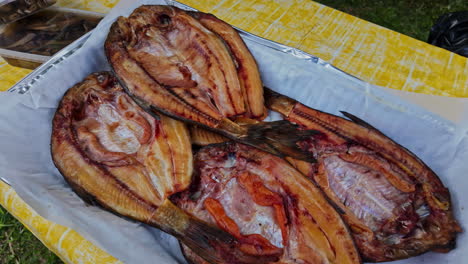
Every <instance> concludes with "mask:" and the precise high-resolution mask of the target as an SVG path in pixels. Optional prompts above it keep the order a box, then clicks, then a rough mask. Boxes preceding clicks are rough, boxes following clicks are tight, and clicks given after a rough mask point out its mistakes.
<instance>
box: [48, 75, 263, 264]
mask: <svg viewBox="0 0 468 264" xmlns="http://www.w3.org/2000/svg"><path fill="white" fill-rule="evenodd" d="M51 152H52V158H53V161H54V164H55V166H56V167H57V168H58V170H59V171H60V172H61V174H62V175H63V177H64V178H65V180H66V181H67V182H68V183H69V184H70V186H71V187H72V189H73V190H74V191H75V192H76V193H77V194H78V195H79V196H80V197H82V198H83V199H84V200H85V201H87V202H89V203H92V204H95V205H99V206H101V207H103V208H105V209H107V210H109V211H111V212H114V213H116V214H118V215H120V216H125V217H127V218H131V219H133V220H137V221H140V222H143V223H146V224H149V225H151V226H154V227H157V228H159V229H161V230H163V231H165V232H167V233H169V234H172V235H174V236H175V237H176V238H178V239H179V240H180V241H181V242H182V243H184V244H185V245H187V246H188V247H189V248H191V249H192V250H193V251H194V252H196V253H197V254H198V255H200V256H201V257H202V258H203V259H205V260H206V261H207V262H209V263H225V262H224V261H225V256H226V255H229V256H230V258H231V259H232V260H233V262H235V263H258V262H259V261H260V262H261V263H265V262H268V261H271V259H272V258H261V257H260V258H258V257H257V256H255V258H253V257H252V256H250V255H249V254H246V253H244V252H243V251H241V250H240V248H239V241H238V240H237V239H236V238H235V237H234V236H232V235H231V234H229V233H227V232H225V231H223V230H221V229H219V228H217V227H215V226H214V225H211V224H208V223H206V222H204V221H201V220H200V219H197V218H194V217H193V216H190V215H188V214H187V213H186V212H184V211H183V210H181V209H180V208H178V207H177V206H176V205H174V204H173V203H172V202H171V201H170V200H169V199H168V197H169V196H170V195H172V194H174V193H176V192H180V191H183V190H185V189H187V188H188V187H189V185H190V184H191V180H192V172H193V155H192V150H191V144H190V136H189V131H188V129H187V127H186V125H185V124H184V123H182V122H180V121H177V120H174V119H171V118H169V117H165V116H163V115H161V116H158V117H156V116H154V115H150V114H148V113H146V112H145V111H144V110H143V109H141V108H140V107H139V106H138V105H137V104H136V103H135V102H134V101H133V100H132V99H131V98H130V97H129V96H128V95H127V94H126V93H125V91H124V90H123V89H122V87H121V86H120V85H119V83H118V82H117V80H116V79H115V77H114V76H112V75H111V74H110V73H107V72H101V73H94V74H91V75H90V76H88V77H87V78H86V79H85V80H84V81H83V82H81V83H78V84H76V85H75V86H74V87H72V88H71V89H69V90H68V91H67V92H66V94H65V95H64V97H63V99H62V100H61V102H60V104H59V106H58V108H57V111H56V113H55V116H54V119H53V129H52V137H51Z"/></svg>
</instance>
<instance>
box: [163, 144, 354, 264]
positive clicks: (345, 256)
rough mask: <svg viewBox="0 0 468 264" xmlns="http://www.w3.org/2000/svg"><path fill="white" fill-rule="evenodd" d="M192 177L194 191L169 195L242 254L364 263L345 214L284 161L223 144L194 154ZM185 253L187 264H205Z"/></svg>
mask: <svg viewBox="0 0 468 264" xmlns="http://www.w3.org/2000/svg"><path fill="white" fill-rule="evenodd" d="M195 175H196V179H195V180H194V184H193V185H192V186H191V188H190V190H189V191H185V192H182V193H179V194H176V196H175V197H172V199H173V201H174V203H176V204H177V205H178V206H180V207H181V208H182V209H184V210H185V211H187V212H189V213H190V214H191V215H193V216H195V217H198V218H200V219H203V220H205V221H207V222H209V223H212V224H216V225H217V226H218V227H220V228H222V229H223V230H225V231H226V232H229V233H230V234H231V235H233V236H235V237H236V238H237V239H238V240H239V241H240V243H241V246H240V248H241V250H243V251H244V252H246V253H249V254H251V255H257V256H259V257H261V256H263V255H274V256H277V257H278V258H279V260H278V261H276V262H274V263H302V264H307V263H310V264H312V263H317V264H318V263H339V264H347V263H360V258H359V254H358V252H357V250H356V248H355V246H354V242H353V240H352V238H351V235H350V233H349V232H348V230H347V227H346V225H345V224H344V222H343V221H342V219H341V218H340V215H339V214H338V213H337V212H336V211H335V209H334V208H333V206H331V205H330V204H329V203H328V201H327V200H326V198H325V197H324V196H323V194H322V192H321V191H320V190H319V189H318V188H317V187H316V186H315V185H314V184H313V183H312V182H311V181H309V180H308V179H307V178H305V177H304V176H303V175H302V174H301V173H300V172H298V171H297V170H296V169H294V168H293V167H292V166H291V165H289V164H288V163H287V162H286V161H285V160H283V159H281V158H279V157H276V156H274V155H271V154H269V153H266V152H264V151H261V150H258V149H256V148H253V147H250V146H247V145H242V144H239V143H233V142H231V143H222V144H218V145H211V146H208V147H204V148H202V149H201V150H200V151H199V152H198V153H197V154H196V156H195ZM183 248H184V252H185V255H186V257H187V258H188V259H189V260H190V261H192V262H194V263H199V264H200V263H203V260H201V259H200V258H199V257H198V256H197V254H196V253H194V252H192V251H191V250H189V249H187V248H186V247H183ZM272 263H273V262H272Z"/></svg>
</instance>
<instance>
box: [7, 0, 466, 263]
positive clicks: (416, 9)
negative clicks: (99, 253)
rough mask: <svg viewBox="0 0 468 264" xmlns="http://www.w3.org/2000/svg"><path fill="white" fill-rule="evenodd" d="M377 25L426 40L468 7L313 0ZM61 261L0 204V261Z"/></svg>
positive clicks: (428, 1)
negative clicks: (439, 23) (438, 24)
mask: <svg viewBox="0 0 468 264" xmlns="http://www.w3.org/2000/svg"><path fill="white" fill-rule="evenodd" d="M316 1H317V2H320V3H322V4H325V5H327V6H330V7H333V8H336V9H338V10H341V11H344V12H346V13H349V14H352V15H354V16H357V17H360V18H362V19H365V20H368V21H371V22H373V23H376V24H378V25H381V26H384V27H387V28H389V29H393V30H395V31H398V32H400V33H403V34H406V35H408V36H411V37H414V38H416V39H419V40H422V41H427V37H428V35H429V30H430V28H431V26H432V25H433V24H434V22H435V20H436V19H437V18H438V17H439V16H440V15H442V14H444V13H447V12H454V11H460V10H468V1H467V0H451V1H448V0H438V1H434V0H393V1H383V0H376V1H373V0H347V1H344V0H341V1H340V0H316ZM17 263H20V264H29V263H30V264H36V263H51V264H54V263H61V261H60V259H59V258H57V257H56V256H55V255H54V254H53V253H52V252H50V251H49V250H48V249H47V248H46V247H44V246H43V245H42V244H41V242H40V241H39V240H37V239H36V238H35V237H34V235H33V234H32V233H31V232H29V231H28V230H27V229H26V228H25V227H23V225H22V224H21V223H19V222H18V221H16V220H15V218H14V217H13V216H11V215H10V214H9V213H7V212H6V211H5V210H4V209H3V208H2V207H0V264H17Z"/></svg>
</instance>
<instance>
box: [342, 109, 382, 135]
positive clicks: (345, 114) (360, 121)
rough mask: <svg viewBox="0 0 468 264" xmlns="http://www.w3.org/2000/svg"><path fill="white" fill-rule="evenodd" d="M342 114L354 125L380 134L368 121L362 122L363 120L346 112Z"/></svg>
mask: <svg viewBox="0 0 468 264" xmlns="http://www.w3.org/2000/svg"><path fill="white" fill-rule="evenodd" d="M340 113H342V114H343V115H344V116H345V117H347V118H348V119H349V120H351V121H353V122H354V123H356V124H358V125H360V126H362V127H365V128H367V129H372V130H375V131H377V132H380V131H379V130H378V129H377V128H375V127H374V126H372V125H371V124H369V123H367V122H366V121H364V120H362V119H361V118H359V117H357V116H355V115H353V114H350V113H348V112H346V111H340Z"/></svg>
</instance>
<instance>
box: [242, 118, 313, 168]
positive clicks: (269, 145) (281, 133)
mask: <svg viewBox="0 0 468 264" xmlns="http://www.w3.org/2000/svg"><path fill="white" fill-rule="evenodd" d="M243 127H245V128H246V136H244V137H242V138H241V142H242V143H245V144H248V145H252V146H254V147H257V148H260V149H262V150H265V151H267V152H270V153H271V154H273V155H276V156H280V157H292V158H295V159H299V160H304V161H307V162H315V159H314V158H313V157H312V155H310V154H309V153H307V152H306V151H304V150H302V149H301V148H300V147H299V145H298V143H299V142H300V141H303V140H306V139H308V138H310V136H312V135H314V134H316V133H317V131H314V130H301V129H299V126H297V125H295V124H293V123H291V122H289V121H286V120H280V121H274V122H264V123H259V124H250V125H244V126H243Z"/></svg>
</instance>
